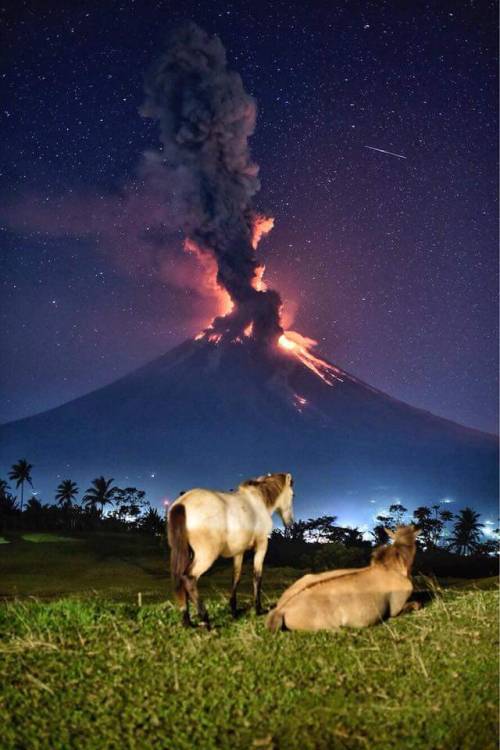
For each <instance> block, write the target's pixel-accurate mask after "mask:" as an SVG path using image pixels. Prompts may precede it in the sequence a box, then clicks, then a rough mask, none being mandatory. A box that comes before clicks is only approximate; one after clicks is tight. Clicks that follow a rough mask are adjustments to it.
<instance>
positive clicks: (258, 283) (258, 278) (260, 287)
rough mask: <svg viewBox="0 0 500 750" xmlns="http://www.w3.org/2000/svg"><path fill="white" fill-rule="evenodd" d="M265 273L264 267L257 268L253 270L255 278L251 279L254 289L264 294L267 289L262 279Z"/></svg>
mask: <svg viewBox="0 0 500 750" xmlns="http://www.w3.org/2000/svg"><path fill="white" fill-rule="evenodd" d="M265 271H266V267H265V265H263V264H262V265H261V266H257V268H256V269H255V276H254V277H253V279H252V286H253V288H254V289H257V291H258V292H265V291H266V289H267V286H266V282H265V281H264V279H263V276H264V273H265Z"/></svg>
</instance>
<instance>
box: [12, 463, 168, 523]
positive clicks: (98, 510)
mask: <svg viewBox="0 0 500 750" xmlns="http://www.w3.org/2000/svg"><path fill="white" fill-rule="evenodd" d="M32 470H33V466H32V464H30V463H29V462H28V461H27V460H26V459H24V458H23V459H21V460H19V461H18V462H17V463H15V464H14V465H13V466H12V468H11V470H10V472H9V480H10V481H11V482H12V483H13V484H14V485H15V489H16V490H18V491H19V495H20V496H19V497H18V496H17V495H14V494H13V492H12V490H11V487H10V485H9V483H8V482H7V481H6V480H5V479H0V531H8V530H17V529H30V530H42V529H43V530H60V529H66V530H69V531H94V530H96V529H101V528H102V529H107V530H114V531H120V530H138V531H143V532H146V533H153V534H162V533H164V531H165V519H164V518H162V516H161V515H160V513H159V512H158V510H157V509H156V508H154V507H152V506H151V505H150V503H149V502H148V500H147V499H146V493H145V492H144V490H139V489H137V488H136V487H124V488H121V487H117V486H116V485H115V484H114V479H112V478H108V479H106V478H105V477H104V476H99V477H96V478H95V479H93V480H92V482H91V484H90V486H89V487H88V488H87V489H86V490H85V491H84V492H83V495H82V497H81V501H80V503H79V502H78V496H79V495H80V489H79V487H78V485H77V484H76V482H74V481H73V480H72V479H64V480H62V481H61V482H60V483H59V484H58V486H57V487H56V489H55V493H54V500H55V502H54V503H52V504H49V503H42V502H41V501H40V499H39V498H38V497H37V496H36V495H35V494H32V495H31V497H30V498H29V499H28V500H27V502H25V499H24V490H25V486H26V485H29V486H30V487H31V488H32V489H33V479H32ZM106 506H111V507H112V510H111V511H110V512H108V513H106V514H105V513H104V509H105V508H106Z"/></svg>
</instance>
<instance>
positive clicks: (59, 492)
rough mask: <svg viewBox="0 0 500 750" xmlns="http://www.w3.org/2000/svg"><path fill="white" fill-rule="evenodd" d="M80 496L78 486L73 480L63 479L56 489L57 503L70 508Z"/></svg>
mask: <svg viewBox="0 0 500 750" xmlns="http://www.w3.org/2000/svg"><path fill="white" fill-rule="evenodd" d="M77 495H78V485H77V484H76V482H73V480H72V479H63V481H62V482H60V483H59V484H58V486H57V489H56V502H57V504H58V505H61V506H63V507H66V508H68V507H69V506H70V505H71V504H72V502H73V500H74V499H75V498H76V496H77Z"/></svg>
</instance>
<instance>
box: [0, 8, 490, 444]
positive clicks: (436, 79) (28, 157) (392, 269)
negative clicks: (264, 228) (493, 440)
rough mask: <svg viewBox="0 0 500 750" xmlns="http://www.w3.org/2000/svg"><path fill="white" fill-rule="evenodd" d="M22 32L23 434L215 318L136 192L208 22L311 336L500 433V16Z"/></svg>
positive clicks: (5, 166)
mask: <svg viewBox="0 0 500 750" xmlns="http://www.w3.org/2000/svg"><path fill="white" fill-rule="evenodd" d="M0 12H1V18H2V25H3V27H4V41H3V60H2V62H3V65H2V73H1V75H2V78H1V87H2V91H1V101H2V107H1V111H0V119H1V124H2V134H3V137H2V139H1V145H0V149H1V159H0V163H1V176H0V226H1V235H0V236H1V247H0V251H1V254H2V267H3V269H4V273H3V279H2V284H3V286H2V294H1V298H0V300H1V301H0V306H1V310H0V312H1V316H2V354H3V356H2V360H3V366H2V368H1V369H0V387H1V390H2V394H3V396H4V398H3V399H2V402H1V404H0V419H1V420H2V421H7V420H12V419H16V418H19V417H22V416H26V415H29V414H33V413H35V412H39V411H42V410H44V409H46V408H49V407H51V406H55V405H57V404H59V403H62V402H63V401H66V400H69V399H70V398H73V397H75V396H78V395H81V394H83V393H85V392H87V391H89V390H92V389H94V388H97V387H99V386H101V385H104V384H106V383H109V382H111V381H113V380H114V379H115V378H117V377H119V376H120V375H122V374H124V373H126V372H128V371H130V370H132V369H134V368H135V367H137V366H139V365H141V364H143V363H145V362H146V361H148V360H149V359H152V358H154V357H156V356H158V355H161V354H162V353H164V352H165V351H166V350H168V349H169V348H171V347H172V346H174V345H176V344H178V343H180V342H181V341H183V340H184V339H185V338H187V337H189V336H192V335H193V334H195V333H197V332H198V331H199V330H200V328H201V327H202V326H204V325H206V324H207V322H208V321H209V320H210V319H211V317H212V316H213V315H214V314H215V313H216V312H217V305H216V300H215V298H214V297H213V295H212V296H211V295H210V293H209V291H207V290H206V289H204V287H203V283H202V274H201V271H200V270H199V269H197V268H196V267H195V266H194V265H193V262H194V261H193V259H189V258H186V255H185V254H184V253H183V251H182V237H181V236H179V237H173V238H172V241H171V242H170V243H169V245H168V246H167V247H162V248H160V251H158V247H157V245H158V243H157V242H156V243H155V241H154V237H151V234H152V226H151V225H152V224H153V223H154V221H153V220H154V210H155V207H154V205H152V203H151V201H150V200H149V198H150V196H148V193H147V190H144V186H143V185H141V183H140V180H139V178H138V175H137V168H138V164H139V163H140V160H141V155H142V153H143V152H144V151H145V150H147V149H148V148H157V147H158V132H157V126H156V125H155V123H154V122H152V121H150V120H146V119H144V118H142V117H141V116H140V115H139V108H140V106H141V104H142V102H143V99H144V94H143V80H144V74H145V72H146V71H147V70H148V69H149V67H150V65H151V62H152V61H153V60H154V59H155V57H156V56H157V55H158V53H159V52H160V51H161V50H162V49H163V48H164V45H165V38H166V37H167V36H168V34H169V32H170V31H171V30H172V29H174V28H175V27H176V26H178V25H179V23H181V22H183V21H185V20H193V21H195V22H196V23H198V24H199V25H201V26H202V27H204V28H205V29H206V30H207V31H208V32H209V33H217V34H218V35H219V36H220V37H221V40H222V42H223V44H224V45H225V47H226V49H227V54H228V60H229V64H230V67H231V68H233V69H235V70H237V71H238V72H239V73H240V74H241V76H242V78H243V82H244V85H245V88H246V89H247V91H249V92H250V93H251V94H252V95H253V96H254V97H255V98H256V99H257V102H258V108H259V115H258V122H257V129H256V132H255V135H254V136H253V137H252V153H253V157H254V159H255V161H257V163H258V164H259V165H260V169H261V172H260V174H261V181H262V189H261V191H260V193H259V194H258V196H257V200H256V206H257V207H258V208H259V209H261V210H263V211H265V212H268V213H269V214H272V215H273V216H274V217H275V219H276V223H275V228H274V230H273V232H272V233H271V235H270V236H269V238H267V239H266V240H264V241H263V242H262V256H263V257H264V258H265V261H266V264H267V278H268V280H269V282H270V284H271V285H272V286H274V287H276V288H278V289H279V290H280V291H281V293H282V296H283V298H284V299H285V300H286V314H287V317H288V319H289V320H291V319H292V318H293V326H292V327H293V328H294V329H296V330H299V331H301V332H302V333H303V334H306V335H308V336H311V337H314V338H316V339H317V340H318V342H319V350H320V351H321V354H322V355H323V356H325V357H326V358H328V359H330V360H331V361H333V362H334V363H336V364H337V365H338V366H340V367H342V368H344V369H346V370H348V371H349V372H351V373H353V374H354V375H356V376H357V377H359V378H361V379H363V380H365V381H366V382H368V383H370V384H371V385H373V386H375V387H377V388H379V389H381V390H383V391H385V392H387V393H389V394H391V395H392V396H395V397H397V398H399V399H402V400H404V401H407V402H408V403H411V404H413V405H416V406H419V407H422V408H425V409H428V410H430V411H433V412H434V413H436V414H438V415H441V416H445V417H448V418H450V419H453V420H455V421H458V422H461V423H463V424H466V425H469V426H473V427H477V428H480V429H483V430H487V431H497V430H498V424H497V407H496V394H497V382H496V375H497V369H498V368H497V344H496V342H497V336H498V330H497V313H496V304H497V290H498V277H497V221H496V214H497V207H496V176H497V137H496V133H497V114H496V112H497V109H496V107H497V102H496V92H497V78H496V68H497V63H496V7H495V4H494V3H490V2H485V1H483V2H460V3H457V2H444V1H443V2H440V3H439V4H438V3H431V2H429V3H425V2H422V3H410V2H409V3H400V2H383V1H379V0H377V2H364V3H357V2H343V1H339V2H335V3H326V2H325V3H323V2H307V3H306V2H302V3H290V2H278V1H277V0H271V2H266V3H259V2H254V3H248V2H224V3H222V2H215V1H213V0H203V2H193V1H192V0H185V2H183V3H181V4H180V3H176V2H175V3H174V2H148V1H147V0H144V1H142V2H140V3H139V2H132V1H130V0H129V1H128V2H111V1H107V0H101V1H100V2H82V3H79V4H78V6H77V7H75V6H74V5H73V4H72V3H64V4H58V3H57V2H52V3H50V7H48V4H47V3H42V2H40V3H38V2H23V3H13V2H7V3H6V4H4V6H3V8H2V9H1V11H0ZM5 30H6V31H5ZM368 147H372V148H368ZM374 149H382V150H384V151H390V152H393V153H394V154H398V155H399V156H394V155H391V154H387V153H383V152H382V151H377V150H374ZM401 157H405V158H401ZM124 196H125V198H124Z"/></svg>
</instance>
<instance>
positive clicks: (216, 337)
mask: <svg viewBox="0 0 500 750" xmlns="http://www.w3.org/2000/svg"><path fill="white" fill-rule="evenodd" d="M207 339H208V340H209V341H210V342H211V343H212V344H218V343H219V341H220V340H221V339H222V333H209V334H208V335H207Z"/></svg>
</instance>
